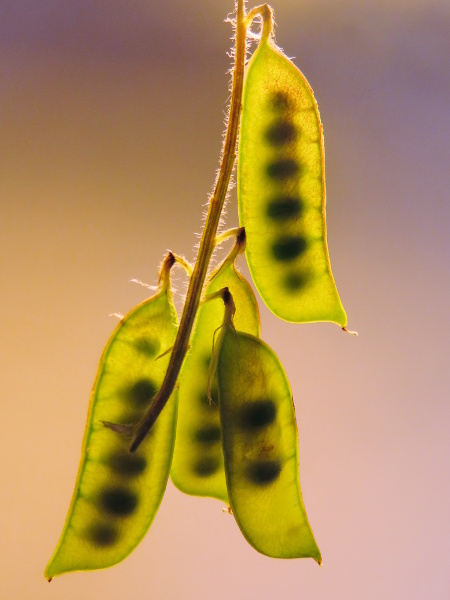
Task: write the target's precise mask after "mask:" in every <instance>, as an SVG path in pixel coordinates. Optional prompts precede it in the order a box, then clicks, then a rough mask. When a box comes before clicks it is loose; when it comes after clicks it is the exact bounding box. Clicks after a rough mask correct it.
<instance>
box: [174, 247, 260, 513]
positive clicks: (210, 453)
mask: <svg viewBox="0 0 450 600" xmlns="http://www.w3.org/2000/svg"><path fill="white" fill-rule="evenodd" d="M241 245H242V242H240V241H239V240H238V242H237V243H236V245H235V247H234V248H233V250H232V251H231V253H230V255H229V256H228V257H227V258H226V259H225V261H224V262H223V263H222V264H221V265H220V266H219V267H218V268H217V269H216V270H215V271H214V273H212V275H211V278H210V280H209V283H208V284H207V285H206V295H207V296H208V295H210V294H213V293H214V292H216V291H217V290H220V289H221V288H223V287H228V288H229V289H230V290H231V292H232V294H233V297H234V298H235V303H236V306H237V310H236V323H237V324H238V326H239V327H240V328H241V329H242V330H243V331H246V332H248V333H252V334H253V335H256V336H257V335H259V312H258V306H257V304H256V299H255V296H254V294H253V291H252V289H251V287H250V286H249V284H248V283H247V282H246V281H245V279H244V278H243V277H242V275H241V274H240V273H239V272H238V271H237V270H236V268H235V266H234V261H235V258H236V256H237V254H238V252H240V248H241ZM222 321H223V302H222V300H221V299H220V298H219V297H218V298H216V299H211V300H206V301H204V302H203V303H202V304H201V306H200V308H199V311H198V314H197V319H196V324H195V328H194V332H193V334H192V338H191V348H190V350H189V352H188V354H187V356H186V358H185V361H184V363H183V368H182V371H181V374H180V383H179V403H178V421H177V435H176V441H175V450H174V455H173V462H172V470H171V474H170V476H171V479H172V481H173V483H174V484H175V485H176V487H177V488H178V489H180V490H181V491H182V492H185V493H186V494H192V495H195V496H210V497H213V498H218V499H219V500H223V501H224V502H228V495H227V487H226V482H225V471H224V464H223V453H222V444H221V436H220V418H219V408H218V399H217V389H216V386H215V385H213V390H212V396H213V402H212V403H211V402H210V400H209V398H208V395H207V387H208V378H209V363H210V359H211V352H212V349H213V340H214V334H215V333H216V331H217V329H219V328H220V326H221V324H222Z"/></svg>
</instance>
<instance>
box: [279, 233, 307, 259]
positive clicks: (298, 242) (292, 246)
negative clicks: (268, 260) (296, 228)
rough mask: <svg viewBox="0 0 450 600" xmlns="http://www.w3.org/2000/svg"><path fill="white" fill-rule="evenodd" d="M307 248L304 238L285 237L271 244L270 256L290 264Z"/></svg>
mask: <svg viewBox="0 0 450 600" xmlns="http://www.w3.org/2000/svg"><path fill="white" fill-rule="evenodd" d="M306 247H307V243H306V240H305V238H303V237H301V236H288V235H287V236H285V237H282V238H279V239H278V241H276V242H274V244H272V255H273V257H274V259H275V260H279V261H280V262H290V261H291V260H295V259H296V258H298V257H299V256H300V254H302V253H303V252H304V251H305V250H306Z"/></svg>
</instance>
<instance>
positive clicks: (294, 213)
mask: <svg viewBox="0 0 450 600" xmlns="http://www.w3.org/2000/svg"><path fill="white" fill-rule="evenodd" d="M301 212H302V201H301V200H300V199H299V198H291V197H290V196H280V197H279V198H275V199H274V200H271V201H270V202H269V204H268V205H267V210H266V214H267V216H268V217H269V218H270V219H273V220H274V221H289V220H290V219H296V218H298V217H299V216H300V214H301Z"/></svg>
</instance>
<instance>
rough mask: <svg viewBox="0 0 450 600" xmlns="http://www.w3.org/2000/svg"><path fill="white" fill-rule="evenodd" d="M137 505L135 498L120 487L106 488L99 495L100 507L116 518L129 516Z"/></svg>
mask: <svg viewBox="0 0 450 600" xmlns="http://www.w3.org/2000/svg"><path fill="white" fill-rule="evenodd" d="M137 504H138V499H137V496H136V495H135V494H133V493H132V492H130V491H128V490H126V489H124V488H121V487H110V488H106V489H104V490H103V491H102V492H101V494H100V505H101V507H102V508H103V509H104V510H105V511H106V512H108V513H110V514H112V515H114V516H117V517H125V516H127V515H131V514H132V513H133V512H134V511H135V510H136V507H137Z"/></svg>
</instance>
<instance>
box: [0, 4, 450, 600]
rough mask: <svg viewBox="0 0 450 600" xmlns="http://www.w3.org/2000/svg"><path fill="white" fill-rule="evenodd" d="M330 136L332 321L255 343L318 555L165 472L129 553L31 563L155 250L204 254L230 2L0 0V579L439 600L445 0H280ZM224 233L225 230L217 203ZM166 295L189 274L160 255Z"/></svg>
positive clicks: (64, 587)
mask: <svg viewBox="0 0 450 600" xmlns="http://www.w3.org/2000/svg"><path fill="white" fill-rule="evenodd" d="M273 4H274V9H275V14H276V19H277V23H278V27H277V41H278V43H279V44H280V45H281V46H282V47H283V48H284V49H285V52H286V53H287V54H288V55H289V56H295V57H296V64H297V65H298V66H299V67H300V69H301V70H302V71H303V72H304V74H305V75H306V77H307V78H308V79H309V81H310V84H311V85H312V87H313V88H314V90H315V94H316V98H317V100H318V102H319V107H320V110H321V115H322V120H323V123H324V128H325V143H326V150H327V183H328V236H329V245H330V255H331V262H332V266H333V271H334V275H335V278H336V281H337V285H338V288H339V291H340V294H341V298H342V300H343V303H344V306H345V308H346V310H347V312H348V315H349V327H350V328H351V329H357V330H358V331H359V334H360V335H359V337H358V338H356V339H355V338H353V337H351V336H348V335H345V334H343V333H341V331H340V330H339V328H338V327H336V326H333V325H330V324H319V325H289V324H287V323H283V322H279V321H278V320H277V319H276V318H275V317H274V316H272V315H271V314H270V313H269V312H268V311H267V310H266V309H265V308H263V307H261V315H262V331H263V338H264V339H265V340H266V341H267V342H268V343H269V344H270V345H271V346H272V347H273V348H274V349H275V351H276V352H277V353H278V355H279V357H280V359H281V360H282V362H283V363H284V365H285V368H286V371H287V373H288V375H289V377H290V380H291V385H292V388H293V392H294V400H295V405H296V411H297V417H298V424H299V435H300V462H301V482H302V489H303V494H304V500H305V504H306V508H307V511H308V515H309V518H310V522H311V524H312V527H313V530H314V533H315V535H316V539H317V541H318V543H319V546H320V548H321V551H322V555H323V566H322V567H321V568H319V567H318V566H317V565H316V564H315V563H314V562H313V561H312V560H293V561H280V560H274V559H269V558H266V557H264V556H261V555H259V554H258V553H256V552H255V551H254V550H253V549H252V548H251V547H249V546H248V545H247V543H246V542H245V540H244V539H243V537H242V536H241V535H240V533H239V530H238V529H237V526H236V525H235V522H234V520H233V518H232V517H230V516H229V515H226V514H222V512H221V508H222V506H221V504H220V503H219V502H218V501H215V500H208V499H199V498H191V497H188V496H184V495H182V494H181V493H180V492H178V491H177V490H176V489H175V488H174V487H173V486H172V484H171V483H169V485H168V488H167V491H166V495H165V498H164V500H163V503H162V505H161V508H160V511H159V513H158V515H157V517H156V519H155V522H154V524H153V526H152V528H151V530H150V532H149V533H148V535H147V537H146V538H145V540H144V541H143V543H142V544H141V545H140V546H139V547H138V548H137V549H136V551H135V552H134V553H133V554H132V555H131V556H130V557H129V558H128V559H126V560H125V561H124V562H123V563H121V564H120V565H118V566H116V567H114V568H112V569H109V570H106V571H101V572H92V573H81V574H71V575H66V576H63V577H61V578H57V579H55V581H53V582H52V583H51V584H50V585H49V584H48V583H47V582H46V581H45V579H44V577H43V569H44V566H45V564H46V562H47V561H48V558H49V557H50V555H51V553H52V551H53V549H54V546H55V544H56V542H57V539H58V537H59V534H60V531H61V528H62V525H63V522H64V519H65V515H66V511H67V508H68V505H69V501H70V497H71V494H72V489H73V484H74V481H75V475H76V471H77V467H78V461H79V452H80V444H81V439H82V434H83V429H84V422H85V418H86V413H87V407H88V399H89V392H90V388H91V385H92V382H93V379H94V376H95V372H96V366H97V361H98V358H99V356H100V353H101V351H102V348H103V345H104V344H105V343H106V340H107V339H108V336H109V334H110V332H111V331H112V329H113V327H114V326H115V321H114V319H112V318H110V317H108V315H109V314H110V313H114V312H122V313H125V312H127V311H128V310H129V309H130V308H132V307H133V305H135V304H136V303H137V302H139V301H140V300H141V299H143V298H144V297H145V294H146V291H145V289H144V288H141V287H139V286H137V285H135V284H131V283H127V282H128V280H130V279H131V278H133V277H136V278H139V279H143V280H144V281H147V282H148V283H150V284H152V283H155V282H156V267H157V265H158V263H159V261H160V260H161V259H162V257H163V255H164V253H165V251H166V250H167V249H172V250H173V251H175V252H178V253H184V254H185V255H186V257H187V258H188V259H191V260H192V259H193V258H194V256H195V251H194V245H195V243H196V241H197V237H196V235H195V234H196V233H199V232H200V231H201V225H202V212H203V210H204V206H203V205H204V203H205V202H206V200H207V194H208V192H209V191H210V189H211V186H212V183H213V181H214V173H215V169H216V168H217V165H218V156H219V151H220V146H221V134H222V130H223V118H224V111H225V110H226V102H227V96H228V91H227V86H228V77H227V75H226V71H227V69H228V68H229V58H228V57H227V56H226V51H227V50H228V48H229V45H230V40H229V37H230V33H231V28H230V25H229V24H224V22H223V19H224V18H225V17H226V15H227V13H228V12H230V11H231V10H232V8H233V6H232V2H231V0H216V1H215V2H200V0H190V1H187V0H166V1H165V2H162V1H160V2H151V1H147V2H144V1H143V0H136V1H128V0H127V1H125V0H118V1H116V2H114V3H112V2H101V1H100V0H89V1H88V0H78V1H76V2H75V1H73V0H66V1H65V2H57V1H56V0H41V1H40V2H33V1H22V2H13V1H11V0H4V1H3V2H2V9H1V12H2V16H1V19H0V50H1V55H2V60H1V63H0V86H1V93H0V114H1V118H2V127H1V137H0V152H1V165H0V169H1V176H0V203H1V204H0V227H1V234H0V235H1V237H0V244H1V254H0V260H1V271H0V272H1V295H0V303H1V315H2V321H3V326H2V334H1V346H2V349H1V362H2V376H1V381H0V388H1V402H2V405H1V406H2V409H1V410H2V412H1V419H0V445H1V447H0V471H1V477H2V483H1V488H0V502H1V505H0V508H1V510H0V535H1V544H0V548H1V550H0V552H1V557H0V595H1V597H2V598H7V599H8V600H10V599H13V600H15V599H19V600H21V599H25V598H26V599H28V598H32V599H33V600H40V599H43V598H46V599H47V598H49V599H64V600H78V599H80V598H82V599H83V600H90V599H92V600H94V599H95V600H97V599H98V598H107V599H111V600H116V599H117V600H119V599H120V600H123V599H124V598H158V599H160V598H164V599H166V598H170V599H172V598H174V599H178V598H180V599H181V598H183V599H189V598H196V599H198V598H201V599H209V598H214V599H215V600H225V599H227V600H228V599H230V598H239V599H240V598H245V599H249V600H253V599H255V600H256V599H258V600H265V599H267V600H269V599H272V598H278V597H279V598H283V599H284V600H294V599H295V600H297V599H302V600H316V599H317V600H329V599H333V600H340V599H345V600H360V599H362V598H364V599H365V600H380V598H383V599H387V600H390V599H395V600H397V599H399V598H408V599H409V600H411V599H413V600H414V599H418V600H419V599H420V600H422V599H424V598H430V599H431V598H433V599H439V600H440V599H442V600H444V599H447V598H449V597H450V571H449V568H448V566H449V563H448V559H449V554H450V542H449V540H450V535H449V534H450V531H449V516H448V515H449V506H450V493H449V491H450V486H449V473H448V465H449V458H450V452H449V450H450V448H449V433H448V431H449V429H448V427H449V425H448V424H449V412H450V411H449V404H448V397H449V379H448V339H449V327H448V325H449V320H448V306H449V277H448V260H449V236H448V226H449V219H448V217H449V209H448V189H449V184H450V181H449V164H450V161H449V158H450V157H449V141H448V140H449V138H450V118H449V111H448V108H449V95H448V94H449V89H450V78H449V77H450V75H449V73H450V72H449V69H448V57H449V51H450V44H449V38H448V31H449V24H450V5H449V4H448V2H447V1H446V0H442V1H440V0H431V1H430V0H389V1H388V0H383V1H382V0H380V1H374V0H372V1H365V2H362V1H361V0H343V1H342V2H335V1H334V0H314V2H313V1H312V0H311V1H308V0H302V1H301V2H300V1H298V0H274V3H273ZM227 212H228V215H227V226H229V227H231V226H234V225H236V224H237V219H236V208H235V200H234V196H232V201H231V202H230V203H229V205H228V210H227ZM175 285H176V287H177V289H178V294H177V304H178V306H181V300H182V294H183V292H184V291H185V286H186V283H185V278H184V276H183V275H182V274H181V271H177V272H176V276H175Z"/></svg>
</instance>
